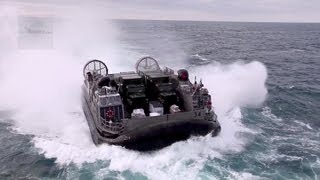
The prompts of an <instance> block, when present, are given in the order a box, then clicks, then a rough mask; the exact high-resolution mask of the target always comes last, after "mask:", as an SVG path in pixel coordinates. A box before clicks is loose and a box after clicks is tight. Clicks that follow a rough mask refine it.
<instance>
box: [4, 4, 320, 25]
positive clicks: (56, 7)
mask: <svg viewBox="0 0 320 180" xmlns="http://www.w3.org/2000/svg"><path fill="white" fill-rule="evenodd" d="M12 4H14V6H16V7H18V9H19V10H18V11H19V13H21V14H36V15H58V16H59V15H61V16H63V14H64V13H63V12H72V11H73V10H75V9H84V10H83V11H84V12H85V11H86V12H94V13H99V14H100V15H101V16H104V17H106V18H111V19H160V20H203V21H255V22H260V21H261V22H266V21H267V22H320V0H87V1H85V0H0V7H1V6H2V7H5V6H8V5H12Z"/></svg>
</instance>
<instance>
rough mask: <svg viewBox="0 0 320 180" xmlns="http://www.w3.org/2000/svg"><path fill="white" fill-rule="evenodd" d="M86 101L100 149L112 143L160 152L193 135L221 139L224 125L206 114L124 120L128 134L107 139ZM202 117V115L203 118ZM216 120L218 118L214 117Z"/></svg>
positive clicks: (87, 114)
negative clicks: (160, 149) (104, 144)
mask: <svg viewBox="0 0 320 180" xmlns="http://www.w3.org/2000/svg"><path fill="white" fill-rule="evenodd" d="M86 97H87V96H86V95H85V94H84V95H83V98H82V105H83V111H84V113H85V116H86V119H87V122H88V125H89V128H90V132H91V136H92V139H93V142H94V143H95V144H96V145H98V144H101V143H108V144H113V145H120V146H124V147H126V148H129V149H135V150H140V151H149V150H156V149H159V148H163V147H166V146H168V145H170V144H172V143H174V142H176V141H180V140H186V139H188V138H189V137H190V136H192V135H195V136H197V135H202V136H203V135H207V134H209V133H211V134H212V135H213V136H215V135H217V134H218V133H219V132H220V130H221V127H220V124H219V122H218V121H217V120H216V118H214V119H211V120H207V119H204V118H203V112H202V111H192V112H183V113H177V114H168V115H163V116H155V117H145V118H139V119H124V120H123V122H124V127H125V128H124V130H123V131H122V132H121V133H119V134H117V135H114V136H112V137H110V136H109V137H106V136H105V133H104V132H101V131H100V130H99V124H98V123H97V122H98V121H97V119H95V114H93V111H92V109H91V108H90V103H89V101H88V100H89V99H88V97H87V98H86ZM201 113H202V114H201ZM214 116H216V115H215V114H214Z"/></svg>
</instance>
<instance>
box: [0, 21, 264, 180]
mask: <svg viewBox="0 0 320 180" xmlns="http://www.w3.org/2000/svg"><path fill="white" fill-rule="evenodd" d="M69 22H71V24H69V25H63V26H61V27H58V28H57V27H56V28H55V29H57V31H59V33H57V34H56V35H55V39H56V40H55V44H57V45H58V46H54V49H51V50H19V49H12V50H11V52H10V53H8V54H6V55H5V56H2V61H1V65H2V68H1V70H2V72H1V73H2V74H3V77H2V79H1V85H0V86H1V89H0V91H1V93H0V94H1V95H0V96H1V102H0V103H1V104H5V107H11V108H14V109H15V110H16V112H15V115H14V117H13V118H14V120H15V124H14V125H15V129H16V130H17V132H19V133H26V134H32V135H34V138H33V143H34V145H35V147H36V148H37V149H38V150H39V153H43V154H44V156H45V157H47V158H55V159H56V162H57V163H58V164H60V165H68V164H70V163H74V164H77V165H82V164H83V163H85V162H88V163H94V162H96V161H98V160H102V161H106V162H108V165H107V168H106V169H101V170H99V174H102V176H103V174H106V173H108V172H109V171H125V170H130V171H132V172H139V173H142V174H143V175H146V176H148V177H150V178H152V179H182V178H185V177H187V178H188V179H195V178H197V176H198V173H199V171H200V170H201V169H202V168H203V166H204V164H205V162H206V161H207V159H208V158H211V159H213V158H220V157H222V156H223V155H224V154H225V153H226V152H230V151H241V150H242V148H243V147H244V145H245V144H246V139H245V138H243V137H239V136H238V133H239V132H243V131H246V132H251V131H250V129H248V128H246V127H244V126H243V124H242V123H241V118H242V114H241V108H242V107H247V106H256V105H259V104H260V103H262V102H263V100H264V98H265V96H266V92H267V91H266V88H265V85H264V84H265V81H266V78H267V71H266V68H265V67H264V65H263V64H262V63H259V62H251V63H234V64H230V65H217V66H211V65H207V66H203V67H201V68H200V69H197V68H195V69H192V70H191V72H192V73H193V74H195V75H197V76H198V77H202V78H203V83H205V85H206V86H207V87H209V90H210V92H211V94H212V95H213V103H214V107H215V109H216V111H217V113H218V116H219V121H220V122H221V124H222V132H221V134H220V135H219V136H218V137H214V138H213V137H210V135H208V136H205V137H192V138H190V139H188V140H186V141H182V142H177V143H174V144H173V145H171V146H169V147H166V148H164V149H161V150H159V151H155V152H152V153H139V152H135V151H130V150H127V149H124V148H122V147H119V146H111V145H107V144H104V145H101V146H99V147H96V146H95V145H94V144H93V143H92V141H91V137H90V132H89V129H88V126H87V124H86V120H85V119H84V116H83V114H82V110H81V105H80V86H81V84H82V78H83V77H82V72H81V68H82V65H83V64H84V62H85V61H86V60H87V58H94V56H95V55H96V56H97V57H98V58H102V60H104V59H103V57H112V58H110V59H113V58H114V59H113V60H108V61H106V63H107V64H108V65H109V68H110V67H112V68H110V69H113V70H114V71H115V72H116V71H118V70H127V69H133V66H129V64H134V62H135V61H136V59H132V60H131V59H130V60H129V57H127V59H126V64H128V65H126V66H119V65H117V63H115V61H117V60H119V59H121V58H119V57H118V55H117V54H113V53H116V52H119V50H118V49H116V48H115V49H114V50H110V49H112V48H111V46H109V45H105V44H104V43H103V42H101V41H100V40H99V38H98V37H99V35H100V33H103V32H104V31H101V29H99V30H98V31H97V33H95V31H94V29H95V28H93V27H94V26H93V25H92V23H91V22H88V24H91V27H92V29H86V30H84V31H83V32H79V36H78V35H77V34H78V33H77V31H76V29H81V24H82V25H85V24H86V22H85V21H82V22H79V21H78V20H75V21H73V20H71V21H69ZM75 22H76V23H75ZM72 24H77V26H78V27H75V26H72ZM79 24H80V25H79ZM79 26H80V27H79ZM69 28H73V29H74V31H72V30H70V29H69ZM63 29H65V30H63ZM64 32H68V33H66V34H65V35H63V34H64ZM72 32H74V34H72ZM84 32H86V33H89V34H86V35H84V34H82V33H84ZM90 34H92V35H93V36H95V37H96V38H93V39H96V40H97V41H98V42H97V43H94V42H90V41H89V40H90V38H89V37H90ZM68 35H70V36H68ZM104 35H105V33H104V34H103V35H102V36H104ZM109 35H110V34H109ZM62 37H63V38H62ZM82 37H84V39H86V41H85V42H84V41H81V38H82ZM68 40H70V42H69V41H68ZM57 41H58V42H60V43H58V42H57ZM74 42H76V43H74ZM59 44H60V45H59ZM68 44H69V45H68ZM113 45H114V44H113ZM107 49H109V50H110V52H109V53H107V51H104V50H107ZM108 55H110V56H108ZM118 58H119V59H118ZM122 63H123V62H122ZM123 64H124V63H123ZM160 64H161V62H160ZM252 133H253V132H252Z"/></svg>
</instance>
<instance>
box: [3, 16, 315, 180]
mask: <svg viewBox="0 0 320 180" xmlns="http://www.w3.org/2000/svg"><path fill="white" fill-rule="evenodd" d="M112 26H113V27H114V28H115V29H117V34H116V35H115V37H114V38H113V41H112V42H117V49H121V56H119V57H118V56H117V55H114V54H113V55H114V56H115V57H118V58H119V59H121V58H123V59H125V60H126V63H123V64H122V65H123V66H126V65H125V64H134V62H135V60H136V59H137V58H138V57H140V56H142V55H152V56H154V57H155V58H156V59H159V61H160V63H161V64H164V65H171V66H173V67H174V68H175V67H184V68H188V69H189V70H190V71H191V72H193V73H194V74H201V75H202V76H203V78H204V79H205V80H207V81H204V83H205V84H206V82H207V84H208V85H209V87H215V86H214V85H210V84H211V83H212V84H214V83H215V82H216V81H218V80H219V77H220V76H221V77H223V78H225V77H227V80H228V78H229V79H231V80H232V83H231V85H232V84H233V85H234V86H226V87H224V89H222V90H223V91H225V92H226V93H225V94H228V95H229V94H230V92H234V91H237V92H238V91H239V92H241V93H239V94H240V95H243V96H244V95H245V96H244V97H243V98H245V99H247V101H250V102H251V100H248V99H250V98H251V93H252V97H260V95H257V96H255V94H254V93H257V94H261V92H260V90H256V91H255V90H250V89H264V88H265V90H266V91H267V92H268V93H267V96H266V97H265V100H264V101H263V102H262V103H258V104H257V103H250V102H247V101H246V100H244V101H245V102H246V103H238V101H236V102H237V103H238V104H237V103H235V100H234V99H233V100H234V101H231V100H230V102H233V103H234V104H235V106H230V107H229V106H228V107H229V108H228V110H227V111H223V110H221V113H220V117H221V118H220V121H222V134H221V135H220V137H219V136H218V137H216V138H211V137H205V138H198V137H193V138H192V139H191V140H188V141H185V142H179V143H176V144H173V145H172V146H170V147H168V148H165V149H163V150H160V151H158V152H153V153H149V154H145V153H139V152H132V151H128V150H125V149H123V148H119V147H114V146H109V145H104V146H102V147H99V148H96V147H94V146H93V145H92V146H91V145H90V146H89V145H88V144H85V143H84V146H82V145H83V144H81V143H79V141H81V138H82V136H81V137H79V138H78V139H77V136H76V135H75V139H77V140H75V141H71V140H70V142H75V143H74V144H73V143H70V142H69V141H68V142H67V143H66V142H64V140H63V138H64V137H67V136H65V134H63V133H62V134H61V133H60V134H59V133H58V135H55V136H54V137H53V136H51V134H50V133H46V132H47V131H48V132H49V131H50V130H48V129H50V128H52V129H54V126H59V127H61V126H60V125H57V124H58V123H57V124H50V126H49V125H48V127H49V128H48V129H45V130H44V131H43V132H41V133H40V135H39V133H38V132H37V130H38V129H36V128H34V127H31V128H28V130H26V131H23V130H21V129H24V127H23V123H20V124H19V123H17V121H16V120H15V118H16V115H17V114H18V113H19V112H17V111H14V110H12V109H9V108H5V107H4V108H3V107H2V111H0V119H1V121H0V123H1V126H0V143H1V144H2V146H1V147H0V164H1V166H0V179H19V178H22V179H25V178H26V179H182V178H184V179H319V178H320V133H319V130H320V119H319V117H320V112H319V109H320V24H294V23H292V24H291V23H290V24H284V23H228V22H187V21H132V20H130V21H129V20H125V21H115V22H113V24H112ZM106 33H107V30H106ZM89 39H90V38H89ZM88 43H89V42H88ZM0 47H1V46H0ZM114 52H118V51H114ZM114 52H111V53H114ZM77 53H79V52H78V51H77ZM80 54H81V53H80ZM113 55H112V56H113ZM106 59H108V60H105V61H106V63H107V64H108V63H109V62H110V64H112V63H113V64H114V62H112V63H111V61H112V60H111V59H110V58H106ZM253 61H254V62H256V63H257V64H254V63H253V64H252V62H253ZM250 63H251V64H250ZM248 64H249V65H248ZM114 66H116V65H114ZM109 68H112V65H111V67H110V66H109ZM118 68H119V67H118ZM128 68H129V69H130V66H129V65H128V66H127V67H126V68H125V69H128ZM132 69H133V68H132ZM230 69H231V70H230ZM265 69H266V70H267V75H268V77H267V80H266V82H264V78H263V77H264V70H265ZM226 74H227V75H226ZM80 75H81V71H79V76H80ZM232 75H233V76H232ZM229 76H231V77H229ZM260 76H261V78H260ZM72 77H74V76H72ZM206 77H207V78H206ZM66 78H68V77H66ZM243 79H245V80H246V82H245V83H239V82H243V81H244V80H243ZM223 80H225V79H222V82H219V83H220V84H219V87H220V86H225V85H228V82H223ZM238 81H239V82H238ZM247 81H249V82H247ZM255 81H256V82H255ZM264 83H265V87H259V88H257V87H256V86H258V85H260V84H264ZM242 85H243V86H242ZM248 86H249V87H248ZM219 87H217V88H219ZM222 90H221V92H223V91H222ZM218 91H219V90H217V93H215V89H210V92H212V94H213V96H214V95H223V93H222V94H221V92H220V91H219V92H218ZM242 91H244V93H242ZM231 94H232V93H231ZM235 94H236V93H235ZM262 94H263V93H262ZM236 95H237V94H236ZM261 96H263V95H261ZM224 98H225V99H226V101H228V98H230V97H224ZM235 99H237V98H235ZM1 101H7V99H3V100H1ZM252 101H254V100H252ZM217 103H220V102H217ZM217 106H218V107H217V108H218V110H219V106H220V107H222V105H219V104H217ZM221 109H222V108H221ZM224 110H225V109H224ZM75 116H76V117H78V118H79V119H81V118H83V117H82V115H81V110H79V111H77V112H74V114H73V115H72V118H71V119H70V121H63V122H64V123H66V125H67V124H70V125H72V126H76V124H78V122H76V123H75V122H74V117H75ZM40 119H41V118H40ZM41 120H42V119H41ZM35 121H36V119H35ZM21 124H22V125H21ZM79 124H82V126H79V127H80V130H78V131H76V130H75V131H74V132H72V133H70V134H71V135H70V134H67V135H68V137H70V136H73V135H74V134H75V133H76V134H77V133H79V134H83V132H85V133H84V135H87V136H88V137H89V136H90V135H89V133H88V130H87V129H86V128H85V127H86V124H85V120H83V119H82V120H81V121H79ZM40 127H43V126H40ZM33 128H34V129H33ZM30 129H31V130H30ZM58 129H59V128H58ZM79 136H80V135H79ZM84 139H90V137H89V138H84ZM72 140H74V139H72ZM83 141H86V140H83ZM79 144H81V145H79ZM89 144H90V142H89ZM87 145H88V146H89V147H87Z"/></svg>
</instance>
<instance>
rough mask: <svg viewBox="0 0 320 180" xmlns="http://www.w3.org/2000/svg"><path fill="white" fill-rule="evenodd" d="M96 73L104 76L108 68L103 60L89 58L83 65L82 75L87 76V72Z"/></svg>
mask: <svg viewBox="0 0 320 180" xmlns="http://www.w3.org/2000/svg"><path fill="white" fill-rule="evenodd" d="M89 72H90V73H93V72H94V73H97V74H100V75H101V76H106V75H107V74H108V68H107V66H106V64H104V62H102V61H100V60H96V59H94V60H91V61H89V62H87V64H86V65H84V68H83V76H84V78H87V73H89Z"/></svg>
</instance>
